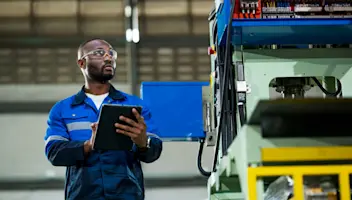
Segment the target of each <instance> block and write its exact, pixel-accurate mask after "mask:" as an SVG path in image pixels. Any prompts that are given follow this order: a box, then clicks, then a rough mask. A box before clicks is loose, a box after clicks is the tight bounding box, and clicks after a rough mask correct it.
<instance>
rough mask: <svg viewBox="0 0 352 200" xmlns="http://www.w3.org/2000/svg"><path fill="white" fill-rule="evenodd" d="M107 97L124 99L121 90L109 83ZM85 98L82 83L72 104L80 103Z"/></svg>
mask: <svg viewBox="0 0 352 200" xmlns="http://www.w3.org/2000/svg"><path fill="white" fill-rule="evenodd" d="M109 97H110V98H112V99H113V100H124V99H125V98H126V97H125V95H123V93H122V92H120V91H118V90H116V89H115V88H114V86H112V85H110V89H109ZM86 98H87V95H86V93H85V91H84V85H83V87H82V89H81V90H80V91H79V92H78V93H77V94H76V95H75V98H74V100H73V102H72V105H73V106H75V105H79V104H82V103H83V102H84V100H85V99H86Z"/></svg>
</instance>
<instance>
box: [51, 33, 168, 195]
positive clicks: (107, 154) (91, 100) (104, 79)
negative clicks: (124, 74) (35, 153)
mask: <svg viewBox="0 0 352 200" xmlns="http://www.w3.org/2000/svg"><path fill="white" fill-rule="evenodd" d="M116 58H117V53H116V51H114V50H113V48H112V47H111V45H110V44H109V43H107V42H106V41H104V40H101V39H93V40H90V41H87V42H85V43H83V44H82V45H81V46H80V47H79V49H78V61H77V63H78V66H79V67H80V68H81V71H82V73H83V76H84V78H85V85H84V86H83V87H82V89H81V91H79V92H78V93H77V94H76V95H73V96H71V97H68V98H66V99H64V100H61V101H58V102H57V103H56V104H55V105H54V106H53V107H52V109H51V111H50V113H49V119H48V128H47V131H46V135H45V153H46V156H47V158H48V159H49V161H50V162H51V163H52V165H54V166H66V167H67V171H66V183H65V199H68V200H143V199H144V180H143V172H142V169H141V163H140V161H142V162H145V163H151V162H154V161H155V160H157V159H158V158H159V157H160V154H161V151H162V141H161V140H160V139H159V138H158V137H157V133H158V131H157V129H156V127H155V125H154V124H153V121H152V118H151V113H150V111H149V109H148V107H147V106H146V105H145V104H144V102H143V101H142V100H141V99H139V98H138V97H136V96H132V95H128V94H126V93H123V92H121V91H118V90H116V89H115V88H114V87H113V86H112V85H111V84H110V82H109V81H110V80H111V79H112V78H113V77H114V75H115V69H116V62H115V60H116ZM103 103H107V104H124V105H141V106H142V107H143V110H142V113H141V115H140V114H139V113H138V112H137V111H136V110H134V111H133V112H134V114H135V116H136V118H137V119H138V123H136V122H134V121H132V120H131V119H128V118H125V117H120V119H121V120H123V121H125V122H126V123H128V124H129V125H130V126H124V125H121V124H115V126H116V134H125V135H127V136H129V137H131V139H132V141H133V142H134V146H133V149H132V150H131V151H97V150H94V149H93V141H94V136H95V131H96V127H97V124H96V122H97V120H98V116H99V110H100V107H101V105H102V104H103Z"/></svg>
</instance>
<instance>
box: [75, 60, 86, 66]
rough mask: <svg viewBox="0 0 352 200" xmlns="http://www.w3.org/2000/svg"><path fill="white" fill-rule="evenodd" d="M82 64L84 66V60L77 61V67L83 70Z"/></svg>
mask: <svg viewBox="0 0 352 200" xmlns="http://www.w3.org/2000/svg"><path fill="white" fill-rule="evenodd" d="M84 64H85V60H84V59H80V60H77V65H78V67H80V68H84Z"/></svg>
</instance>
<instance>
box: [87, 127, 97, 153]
mask: <svg viewBox="0 0 352 200" xmlns="http://www.w3.org/2000/svg"><path fill="white" fill-rule="evenodd" d="M90 127H91V128H92V136H91V137H90V139H89V140H87V141H85V142H84V153H85V154H88V153H89V152H91V151H92V150H93V144H94V140H95V135H96V133H97V127H98V123H93V124H91V125H90Z"/></svg>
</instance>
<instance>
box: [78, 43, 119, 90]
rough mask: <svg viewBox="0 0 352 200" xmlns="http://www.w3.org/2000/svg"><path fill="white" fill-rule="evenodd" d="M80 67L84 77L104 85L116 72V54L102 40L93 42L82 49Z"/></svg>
mask: <svg viewBox="0 0 352 200" xmlns="http://www.w3.org/2000/svg"><path fill="white" fill-rule="evenodd" d="M82 57H83V58H82V59H81V61H80V63H81V64H80V67H81V69H82V70H83V73H84V75H85V76H86V77H87V78H88V79H91V80H93V81H97V82H101V83H105V82H107V81H109V80H111V79H112V78H113V77H114V75H115V70H116V62H115V59H116V52H115V51H114V50H113V49H112V47H111V45H110V44H108V43H107V42H105V41H103V40H93V41H90V42H88V43H87V44H86V45H85V46H84V47H83V54H82Z"/></svg>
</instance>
